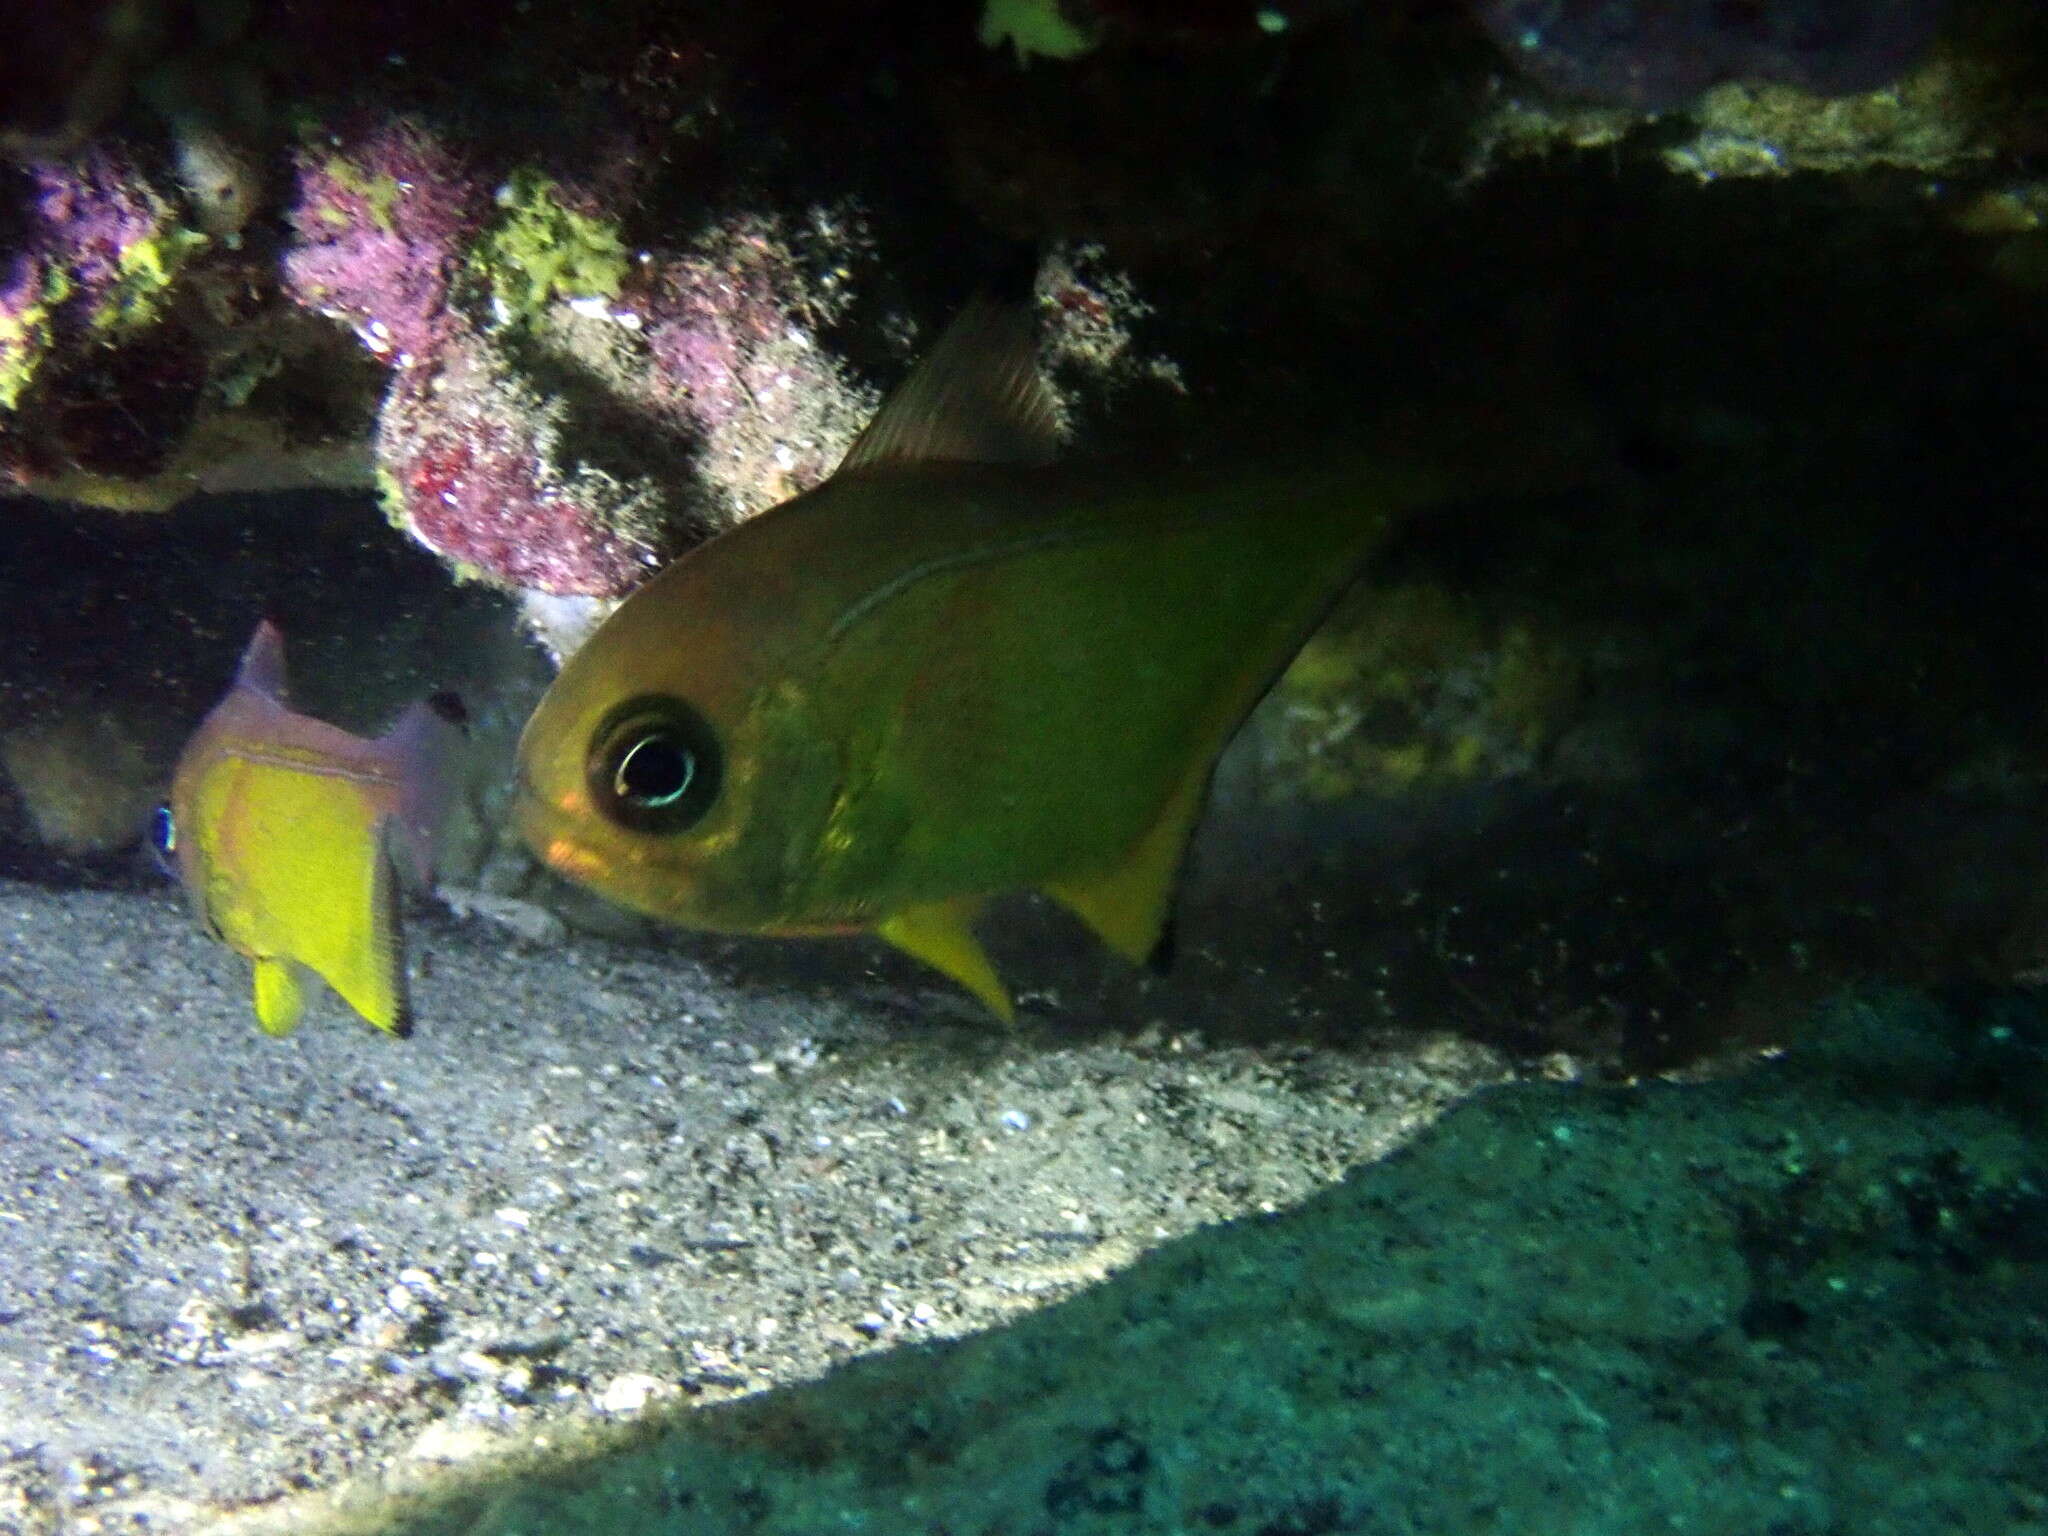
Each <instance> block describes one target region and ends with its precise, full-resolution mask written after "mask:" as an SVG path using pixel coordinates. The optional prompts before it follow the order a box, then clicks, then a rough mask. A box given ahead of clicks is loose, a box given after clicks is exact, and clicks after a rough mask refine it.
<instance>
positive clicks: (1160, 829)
mask: <svg viewBox="0 0 2048 1536" xmlns="http://www.w3.org/2000/svg"><path fill="white" fill-rule="evenodd" d="M1207 768H1208V765H1207V764H1206V762H1205V763H1204V764H1203V765H1202V771H1201V772H1198V773H1195V774H1193V775H1191V776H1190V777H1189V778H1188V780H1187V782H1186V783H1184V784H1182V785H1181V786H1180V787H1179V788H1178V789H1176V790H1175V791H1174V794H1173V798H1172V799H1171V800H1169V801H1167V803H1166V808H1165V809H1164V810H1162V811H1161V812H1160V813H1159V819H1158V820H1157V821H1155V822H1154V823H1153V824H1152V827H1151V830H1150V831H1148V832H1147V833H1146V834H1145V835H1144V836H1143V837H1141V838H1139V839H1138V841H1137V842H1136V844H1134V845H1133V846H1132V848H1131V850H1130V852H1129V853H1127V854H1126V855H1125V856H1124V859H1123V861H1122V862H1121V863H1119V864H1115V865H1112V866H1111V867H1110V868H1108V869H1105V870H1100V871H1097V872H1096V873H1094V874H1090V875H1084V876H1082V877H1080V878H1078V879H1072V880H1048V881H1046V882H1045V883H1044V884H1043V885H1042V886H1041V887H1040V888H1041V889H1042V890H1043V891H1044V892H1045V894H1046V895H1048V896H1050V897H1052V899H1053V900H1054V901H1057V902H1058V903H1059V904H1060V905H1061V906H1063V907H1065V908H1066V909H1067V910H1068V911H1070V912H1072V913H1073V914H1074V915H1075V916H1076V917H1078V918H1080V919H1081V921H1082V922H1084V923H1086V924H1087V925H1088V926H1089V927H1090V928H1092V929H1094V930H1095V932H1096V935H1097V936H1098V937H1099V938H1100V939H1101V940H1102V942H1103V943H1105V944H1107V945H1108V946H1109V947H1110V948H1111V949H1113V950H1115V951H1116V952H1117V953H1118V954H1120V955H1122V956H1123V957H1124V958H1125V959H1126V960H1128V961H1130V962H1131V964H1133V965H1143V964H1145V963H1146V961H1148V960H1150V959H1151V958H1152V956H1153V953H1154V952H1155V951H1156V950H1157V949H1158V948H1159V941H1160V938H1161V936H1162V935H1163V934H1164V933H1165V932H1166V924H1167V919H1168V917H1169V916H1171V915H1172V912H1173V893H1174V887H1175V886H1176V885H1177V884H1178V883H1179V880H1180V866H1181V860H1182V858H1183V857H1184V855H1185V854H1186V852H1187V846H1188V836H1189V834H1190V833H1192V832H1193V831H1194V826H1195V819H1196V817H1197V816H1198V815H1200V813H1201V809H1202V795H1203V792H1204V791H1205V790H1206V788H1207V787H1208V782H1209V776H1208V771H1207Z"/></svg>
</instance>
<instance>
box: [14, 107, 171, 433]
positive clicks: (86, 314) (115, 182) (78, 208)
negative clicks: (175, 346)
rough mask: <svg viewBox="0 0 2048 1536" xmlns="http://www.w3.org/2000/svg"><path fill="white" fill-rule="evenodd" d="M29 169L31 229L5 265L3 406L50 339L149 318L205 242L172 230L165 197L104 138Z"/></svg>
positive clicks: (96, 335) (27, 217) (102, 331)
mask: <svg viewBox="0 0 2048 1536" xmlns="http://www.w3.org/2000/svg"><path fill="white" fill-rule="evenodd" d="M23 174H24V175H25V176H26V177H27V179H28V188H27V190H28V194H29V195H28V197H27V199H26V206H25V208H24V220H23V221H24V223H25V225H26V228H25V229H24V230H23V232H22V234H21V236H20V237H19V239H18V240H17V241H16V242H14V244H15V249H14V250H13V252H12V253H11V255H9V256H8V257H7V258H6V264H5V267H4V270H0V406H13V405H14V404H16V403H17V401H18V400H19V398H20V396H21V394H22V392H23V391H24V390H25V389H26V388H27V386H28V384H29V382H30V380H31V378H32V377H33V376H34V374H35V372H36V370H37V368H38V367H39V366H40V364H41V363H42V361H43V358H44V356H45V354H46V353H48V352H49V351H50V350H51V349H52V348H53V347H55V346H58V345H61V344H63V343H65V342H69V341H73V340H76V339H79V338H81V337H85V336H87V335H89V334H90V335H91V336H92V338H93V340H94V342H95V343H98V342H100V341H103V340H105V339H106V337H107V336H108V334H109V333H118V332H120V331H122V330H123V329H126V328H129V327H130V326H132V325H134V324H139V323H140V322H142V321H144V320H146V319H147V318H149V317H150V316H151V315H152V314H153V313H154V307H155V303H156V300H157V298H158V297H159V296H160V294H161V292H162V290H163V289H164V288H165V287H166V286H168V285H169V283H170V281H171V279H172V278H173V276H174V275H175V273H176V269H177V267H178V265H179V263H180V262H181V261H182V260H183V259H184V257H185V256H186V255H187V254H188V253H189V252H190V251H191V250H192V249H194V248H195V247H196V246H198V245H203V244H204V243H205V241H204V238H203V237H202V236H198V235H194V234H191V233H190V232H188V231H177V230H175V229H174V228H173V227H172V221H171V218H170V211H169V207H168V205H167V203H166V202H165V200H164V199H163V198H161V197H160V196H158V195H157V193H156V192H155V191H154V190H152V189H151V187H150V186H149V184H148V182H147V181H146V180H144V179H143V177H142V176H141V175H140V174H139V173H138V172H136V171H135V170H134V168H133V167H131V166H130V165H129V164H128V163H127V162H126V161H125V160H124V159H122V158H121V157H120V156H118V155H117V154H116V153H115V152H114V151H113V150H112V149H110V148H108V147H106V146H95V147H94V148H92V149H89V150H87V151H84V152H82V153H81V154H79V155H78V156H76V157H74V158H72V159H69V160H61V161H59V160H50V161H41V162H37V163H34V164H31V165H29V166H28V167H27V168H26V170H25V172H24V173H23Z"/></svg>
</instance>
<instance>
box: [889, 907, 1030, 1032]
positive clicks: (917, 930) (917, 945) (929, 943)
mask: <svg viewBox="0 0 2048 1536" xmlns="http://www.w3.org/2000/svg"><path fill="white" fill-rule="evenodd" d="M980 905H981V903H980V902H979V901H977V900H973V899H962V900H958V901H939V902H932V903H931V904H929V905H927V906H922V907H906V908H905V909H904V910H903V911H901V912H898V913H897V914H896V915H895V916H894V917H892V918H890V919H888V920H887V921H886V922H884V923H882V924H881V925H880V926H878V927H877V928H876V929H875V932H877V933H879V934H880V935H881V936H882V937H883V938H885V939H887V940H888V941H889V942H890V943H891V944H894V945H895V946H896V947H897V948H898V949H900V950H902V951H903V952H904V953H905V954H906V955H909V956H911V957H912V958H913V959H916V960H922V961H923V962H924V963H925V964H926V965H928V966H930V967H932V969H934V970H937V971H944V972H945V973H946V974H947V975H948V976H950V977H952V978H953V980H955V981H957V982H959V983H960V985H961V986H963V987H965V988H966V989H967V990H968V991H970V992H972V993H973V994H974V995H975V996H976V997H978V998H980V999H981V1000H982V1001H983V1002H984V1003H986V1004H988V1006H989V1008H990V1010H991V1011H992V1012H993V1013H994V1014H995V1015H996V1017H997V1018H999V1019H1001V1020H1002V1021H1003V1022H1004V1023H1005V1024H1014V1023H1016V1022H1017V1010H1016V1008H1015V1007H1014V1006H1013V1005H1012V1004H1011V1002H1010V994H1009V991H1008V990H1007V989H1006V988H1005V987H1004V986H1003V983H1002V980H1001V978H999V977H998V976H997V975H996V968H995V967H994V966H993V965H991V964H989V958H988V955H987V954H986V952H984V951H983V949H982V947H981V942H980V940H978V939H976V938H975V936H974V930H973V928H972V926H971V925H972V924H973V921H974V915H975V912H976V911H977V910H978V909H979V908H980Z"/></svg>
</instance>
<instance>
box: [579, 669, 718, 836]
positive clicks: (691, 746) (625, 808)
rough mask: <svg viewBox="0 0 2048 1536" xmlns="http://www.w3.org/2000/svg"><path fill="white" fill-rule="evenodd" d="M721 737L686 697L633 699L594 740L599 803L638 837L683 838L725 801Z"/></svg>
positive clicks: (592, 767)
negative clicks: (721, 782) (672, 835)
mask: <svg viewBox="0 0 2048 1536" xmlns="http://www.w3.org/2000/svg"><path fill="white" fill-rule="evenodd" d="M720 762H721V754H720V752H719V748H718V734H717V732H715V731H714V730H712V728H711V722H710V721H708V720H706V719H705V718H704V717H703V716H702V715H700V714H698V713H697V711H696V710H694V709H692V708H691V707H690V706H689V705H687V704H685V703H684V702H683V701H682V700H681V699H672V698H665V697H661V696H658V695H650V696H646V697H642V698H637V699H630V700H628V701H627V702H626V703H624V704H621V705H620V706H619V707H618V708H616V709H614V710H613V711H612V712H611V714H610V715H608V716H607V717H606V718H605V721H604V723H603V724H601V725H600V726H599V727H598V728H597V731H596V733H595V734H594V735H593V736H592V738H591V752H590V760H589V765H588V769H587V777H588V781H589V786H590V795H591V800H592V802H593V803H594V804H595V805H596V806H597V808H598V809H599V810H600V811H601V812H603V813H604V814H605V815H606V816H608V817H609V818H610V819H611V820H613V821H615V822H617V823H618V824H619V825H620V826H622V827H626V828H628V829H629V830H631V831H635V832H656V833H661V832H682V831H685V830H687V829H688V828H690V827H693V826H695V825H696V824H697V823H698V822H699V821H701V820H702V819H703V818H704V815H705V813H706V812H707V811H709V810H710V809H711V806H712V803H713V802H714V801H715V800H717V798H718V790H719V777H720Z"/></svg>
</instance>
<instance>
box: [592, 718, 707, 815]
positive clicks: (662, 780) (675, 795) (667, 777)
mask: <svg viewBox="0 0 2048 1536" xmlns="http://www.w3.org/2000/svg"><path fill="white" fill-rule="evenodd" d="M696 776H697V757H696V754H695V753H693V752H692V751H691V750H690V749H689V748H688V747H686V746H684V745H683V744H682V743H681V742H679V741H677V740H675V739H674V738H673V737H670V736H662V735H652V736H642V737H641V738H640V739H639V740H638V741H636V742H634V743H633V744H632V745H631V746H630V747H628V748H626V750H625V752H624V754H623V755H621V756H620V758H619V766H618V771H617V772H616V773H615V774H614V775H613V776H612V788H613V790H614V791H615V792H616V793H617V795H618V797H619V798H620V799H621V800H625V801H628V802H630V803H631V804H634V805H642V806H646V807H647V808H649V809H650V810H653V809H658V808H659V807H662V806H666V805H673V804H675V802H676V801H678V800H679V799H681V798H682V797H683V795H685V794H686V793H688V791H689V788H690V781H691V780H692V779H694V778H696Z"/></svg>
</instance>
